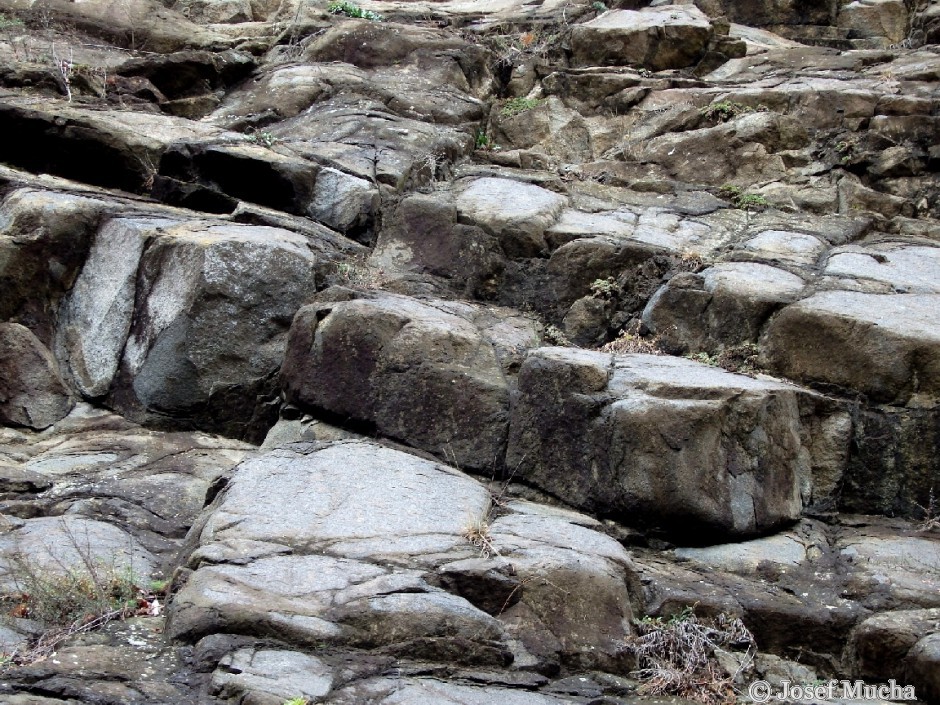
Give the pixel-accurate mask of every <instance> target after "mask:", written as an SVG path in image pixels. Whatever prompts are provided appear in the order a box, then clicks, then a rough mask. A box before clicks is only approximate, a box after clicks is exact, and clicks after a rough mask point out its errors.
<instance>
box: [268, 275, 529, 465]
mask: <svg viewBox="0 0 940 705" xmlns="http://www.w3.org/2000/svg"><path fill="white" fill-rule="evenodd" d="M538 340H539V335H538V328H537V326H536V324H535V323H534V322H533V321H532V320H530V319H527V318H525V317H523V316H518V315H512V314H511V313H509V312H506V311H499V310H497V309H487V308H483V307H478V306H470V305H467V304H460V303H457V302H446V301H440V300H429V301H426V302H423V301H418V300H414V299H410V298H406V297H403V296H395V295H392V294H378V295H376V294H372V295H367V296H362V295H356V294H353V293H352V292H349V291H343V290H336V291H334V290H327V291H325V292H323V294H321V295H320V297H319V302H318V303H316V304H312V305H310V306H306V307H304V308H303V309H301V310H300V311H299V312H298V313H297V316H296V318H295V319H294V323H293V325H292V327H291V336H290V340H289V342H288V349H287V356H286V359H285V362H284V368H283V373H282V380H283V384H284V388H285V391H286V393H287V397H288V399H289V400H290V401H292V402H294V403H296V404H299V405H303V406H305V407H309V408H313V409H321V410H323V411H326V412H328V413H330V414H332V415H334V416H335V417H337V418H344V419H352V420H355V421H359V422H363V423H366V424H369V425H370V426H372V427H374V428H375V429H376V431H378V433H380V434H382V435H385V436H390V437H392V438H395V439H398V440H401V441H404V442H406V443H408V444H409V445H412V446H414V447H417V448H421V449H423V450H427V451H430V452H432V453H435V454H436V455H438V456H439V457H441V458H445V459H450V460H451V461H452V462H454V463H455V464H457V465H458V466H461V467H474V468H484V467H487V465H489V466H491V467H492V466H494V465H495V464H497V463H498V461H499V459H500V457H501V455H502V453H503V449H504V446H505V443H506V434H507V432H508V428H509V392H510V386H509V382H508V380H507V374H508V373H510V372H511V371H512V370H513V368H517V367H518V365H519V362H520V357H521V353H522V352H524V351H525V349H526V348H528V347H532V346H534V345H537V344H538Z"/></svg>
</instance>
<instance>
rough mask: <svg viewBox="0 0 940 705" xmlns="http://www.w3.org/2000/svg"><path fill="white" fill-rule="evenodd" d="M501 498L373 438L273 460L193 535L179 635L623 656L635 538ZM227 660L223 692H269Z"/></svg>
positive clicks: (505, 660)
mask: <svg viewBox="0 0 940 705" xmlns="http://www.w3.org/2000/svg"><path fill="white" fill-rule="evenodd" d="M491 502H492V500H491V496H490V494H489V492H488V491H487V490H486V489H485V488H484V487H483V486H482V485H481V484H480V483H478V482H477V481H476V480H473V479H472V478H470V477H468V476H466V475H464V474H463V473H460V472H458V471H456V470H452V469H450V468H447V467H444V466H441V465H437V464H435V463H432V462H430V461H427V460H423V459H420V458H417V457H415V456H411V455H408V454H405V453H402V452H400V451H396V450H392V449H390V448H386V447H382V446H379V445H377V444H375V443H371V442H364V441H338V442H333V443H329V444H309V443H307V444H304V443H298V444H293V445H291V446H287V447H285V448H282V449H279V450H274V451H271V452H269V453H266V454H263V455H260V456H258V457H256V458H254V459H252V460H250V461H247V462H246V463H243V464H242V465H241V466H239V468H237V470H236V471H235V474H234V476H233V478H232V481H231V482H230V484H229V486H228V487H227V488H226V490H225V491H224V492H223V494H222V495H220V497H219V499H218V500H217V502H216V506H214V507H212V508H210V510H208V512H207V514H206V515H205V519H204V522H203V523H202V524H201V525H200V527H199V528H198V533H194V534H193V538H194V539H198V544H199V545H198V546H196V547H195V548H194V550H193V551H192V552H191V554H190V555H189V559H188V566H189V568H190V569H192V570H193V572H192V574H191V575H190V576H189V578H188V580H187V582H186V583H185V585H184V586H183V587H182V589H181V590H180V591H179V593H178V594H177V595H176V596H175V598H174V600H173V602H172V604H171V607H170V618H169V622H168V633H169V634H170V635H171V636H172V637H173V638H179V639H184V640H186V641H197V640H199V639H202V638H203V637H207V636H210V635H212V634H216V633H228V634H242V635H251V636H262V637H263V636H267V637H276V638H277V639H279V640H280V641H281V642H282V643H285V644H287V645H289V647H290V648H292V649H293V650H295V651H298V652H301V651H305V652H308V653H309V652H310V651H311V650H312V649H314V648H322V646H323V645H330V647H331V648H339V649H343V648H348V647H355V648H359V649H369V650H372V651H374V652H375V653H376V654H384V655H386V656H388V655H396V656H398V657H399V658H407V659H410V658H417V659H427V660H435V659H445V660H450V661H454V662H459V663H464V664H477V665H487V666H490V667H492V666H500V667H502V666H506V665H507V664H509V663H510V662H512V661H514V660H518V661H519V662H520V663H522V664H527V663H528V664H532V665H537V664H539V663H542V662H552V661H554V662H556V663H557V662H558V660H559V659H560V660H561V661H563V662H572V663H579V664H583V665H588V664H592V665H593V666H595V667H596V666H600V665H601V664H606V665H607V666H608V667H610V666H611V664H613V663H616V662H619V659H621V655H620V653H619V648H618V645H619V643H620V641H619V640H621V639H622V638H623V637H624V635H625V634H627V633H628V632H629V628H630V627H629V619H630V615H631V614H632V611H631V607H630V601H629V595H628V593H627V588H626V580H627V575H628V574H629V571H630V570H631V563H630V558H629V556H628V555H627V554H626V552H625V551H624V550H623V548H622V547H621V546H620V545H619V544H618V543H617V542H615V541H613V540H612V539H610V538H609V537H607V536H605V535H603V534H601V533H599V532H598V531H597V530H596V526H597V524H596V522H595V521H594V520H592V519H589V518H588V517H584V516H581V515H578V514H575V513H573V512H566V511H560V510H552V509H550V508H544V509H539V508H538V506H537V505H529V504H528V503H513V504H511V505H507V506H505V507H502V508H500V509H499V510H498V511H499V512H500V515H499V516H498V517H496V516H495V515H494V514H493V513H492V511H493V508H492V505H491ZM292 507H293V508H296V509H291V508H292ZM494 517H495V518H494ZM442 586H443V587H442ZM490 590H495V591H497V592H496V593H495V594H494V595H493V598H494V599H487V594H488V592H489V591H490ZM500 591H501V592H500ZM500 594H501V595H502V597H499V598H496V595H500ZM548 635H550V636H548ZM546 639H547V641H546ZM256 657H257V656H256V655H255V656H252V658H256ZM244 658H246V655H245V654H242V655H240V656H239V655H233V656H231V659H233V660H238V659H242V660H244ZM291 658H294V657H291ZM232 662H234V661H232ZM227 664H228V665H230V663H229V662H222V663H221V664H220V666H219V670H218V671H217V673H216V676H215V679H216V682H217V684H218V686H219V688H227V689H230V690H231V689H248V690H252V691H254V690H259V689H260V690H265V689H266V688H267V689H270V684H269V685H265V684H263V683H254V682H253V681H251V678H249V677H248V676H244V677H242V676H238V677H236V675H237V674H235V675H233V670H232V669H231V668H228V666H227ZM308 670H309V669H308ZM244 672H245V673H249V672H250V669H248V670H245V671H244ZM233 692H234V691H233ZM259 702H260V701H259Z"/></svg>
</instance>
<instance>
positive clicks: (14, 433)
mask: <svg viewBox="0 0 940 705" xmlns="http://www.w3.org/2000/svg"><path fill="white" fill-rule="evenodd" d="M252 448H253V447H252V446H249V445H248V444H246V443H241V442H239V441H233V440H230V439H224V438H216V437H212V436H208V435H205V434H201V433H159V432H156V431H149V430H145V429H142V428H140V427H139V426H136V425H135V424H132V423H129V422H128V421H126V420H124V419H122V418H121V417H119V416H115V415H114V414H110V413H108V412H105V411H101V410H96V409H93V408H91V407H89V406H88V405H87V404H84V403H80V404H78V405H77V407H76V408H75V410H74V411H73V412H72V413H71V414H70V415H69V416H67V417H66V418H64V419H63V420H61V421H59V422H58V423H57V424H56V425H55V426H54V427H53V428H51V429H48V430H46V431H45V432H43V433H32V432H29V431H25V430H23V431H19V430H14V429H0V491H2V492H3V495H2V497H0V512H2V513H3V514H4V515H6V516H8V517H11V518H13V517H21V518H23V519H27V520H29V521H39V519H35V518H34V517H43V516H44V515H57V514H62V513H65V512H68V514H66V516H69V517H79V516H84V517H87V518H89V519H94V520H96V521H97V520H103V519H104V518H105V517H106V520H107V521H108V522H109V523H111V524H113V525H114V526H115V527H117V529H120V530H121V531H123V532H127V534H130V535H131V536H133V537H134V540H135V541H137V542H139V543H140V544H141V545H142V546H144V547H145V548H146V549H147V550H148V551H150V552H152V553H153V554H154V555H156V556H157V557H158V559H157V560H156V561H155V565H157V566H158V567H160V568H162V569H164V570H168V571H169V570H172V566H171V565H168V564H167V562H168V561H172V560H173V559H174V558H175V553H176V552H177V551H178V548H179V544H180V542H181V540H182V539H183V537H184V536H185V534H186V532H187V530H188V529H189V527H190V526H191V525H192V522H193V521H194V519H195V518H196V515H197V514H198V513H199V511H200V510H201V509H202V507H203V506H204V505H205V502H206V496H207V493H208V492H209V488H210V486H211V485H212V483H213V482H215V481H216V480H217V479H218V478H219V477H221V476H222V475H224V474H226V473H227V472H228V471H229V470H230V469H231V468H232V467H233V466H234V465H235V464H237V463H238V462H240V461H241V460H242V459H243V458H244V457H245V456H246V455H247V454H248V453H249V451H250V450H251V449H252ZM51 520H52V519H51V518H49V517H46V518H43V519H42V521H51ZM16 521H18V520H16ZM77 540H78V542H79V543H81V544H84V543H85V540H84V538H83V537H81V536H78V537H77ZM65 543H66V545H67V544H68V542H65Z"/></svg>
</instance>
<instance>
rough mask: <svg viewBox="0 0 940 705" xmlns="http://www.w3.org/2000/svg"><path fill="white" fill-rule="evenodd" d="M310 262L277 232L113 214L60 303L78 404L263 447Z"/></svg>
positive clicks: (64, 351)
mask: <svg viewBox="0 0 940 705" xmlns="http://www.w3.org/2000/svg"><path fill="white" fill-rule="evenodd" d="M316 261H317V260H316V258H315V256H314V254H313V253H312V252H311V248H310V247H309V246H308V243H307V240H306V238H305V237H303V236H301V235H297V234H295V233H292V232H288V231H285V230H280V229H276V228H269V227H261V226H244V225H222V224H212V223H204V222H199V221H196V222H192V221H190V222H181V221H175V220H166V219H135V218H127V219H121V218H118V219H114V220H112V221H110V222H108V223H107V224H106V225H105V226H104V227H103V228H102V229H101V230H100V231H99V233H98V235H97V236H96V239H95V243H94V245H93V247H92V251H91V253H90V254H89V256H88V260H87V261H86V263H85V266H84V269H83V270H82V272H81V274H80V275H79V277H78V279H77V280H76V283H75V286H74V287H73V289H72V291H71V292H70V294H69V296H68V298H67V300H66V301H65V302H64V305H63V310H62V316H61V321H60V324H59V330H58V334H57V343H58V345H57V349H58V354H59V356H60V358H61V359H64V360H68V363H67V372H68V374H69V375H70V376H71V378H72V379H73V380H74V383H75V386H76V387H77V388H78V389H79V390H80V391H81V393H82V394H83V395H84V396H85V397H86V398H90V399H107V400H108V402H109V403H110V404H111V405H113V407H114V408H115V409H117V410H119V411H121V413H124V414H126V415H128V416H129V417H130V418H133V419H136V420H145V419H148V420H151V421H159V420H161V419H169V418H170V417H175V418H176V419H188V420H189V422H190V423H193V424H197V425H199V426H201V427H203V428H206V429H209V430H218V431H223V432H226V433H228V434H230V435H234V436H242V437H254V438H258V439H259V440H260V438H261V437H263V433H264V432H265V431H266V426H267V425H268V420H267V419H266V416H265V414H268V412H266V411H265V410H264V405H263V402H264V399H265V397H267V396H269V395H271V393H272V391H273V384H274V376H275V375H276V372H277V370H278V368H279V367H280V363H281V360H282V356H283V350H284V345H285V343H286V334H287V327H288V325H289V321H290V318H291V316H293V314H294V312H295V311H296V310H297V308H299V306H300V304H301V303H302V302H303V301H304V299H305V298H307V297H308V296H309V295H310V294H311V293H312V292H313V291H314V278H315V272H314V267H315V264H316Z"/></svg>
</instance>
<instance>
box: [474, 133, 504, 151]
mask: <svg viewBox="0 0 940 705" xmlns="http://www.w3.org/2000/svg"><path fill="white" fill-rule="evenodd" d="M473 146H474V147H475V148H476V149H482V150H484V151H485V150H488V149H499V146H498V145H497V144H496V143H495V142H493V138H492V137H490V136H489V135H488V134H486V130H484V129H483V128H480V129H479V130H477V133H476V135H474V137H473Z"/></svg>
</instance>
